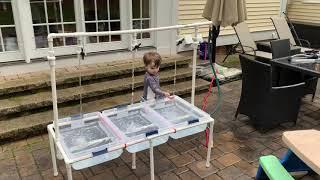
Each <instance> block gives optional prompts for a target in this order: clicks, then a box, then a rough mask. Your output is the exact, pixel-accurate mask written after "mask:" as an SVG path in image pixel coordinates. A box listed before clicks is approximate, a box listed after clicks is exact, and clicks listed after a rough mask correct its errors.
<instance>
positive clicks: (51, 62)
mask: <svg viewBox="0 0 320 180" xmlns="http://www.w3.org/2000/svg"><path fill="white" fill-rule="evenodd" d="M211 24H212V22H211V21H207V22H200V23H193V24H186V25H175V26H166V27H158V28H149V29H131V30H121V31H106V32H75V33H50V34H49V35H48V46H49V51H48V56H47V59H48V61H49V65H50V71H51V91H52V104H53V125H54V129H55V131H54V132H51V131H52V130H49V129H48V130H49V133H51V135H49V138H51V140H49V141H50V149H51V156H52V161H53V170H54V175H57V173H58V172H57V166H56V154H55V150H54V144H56V145H57V147H58V149H59V150H60V152H61V153H62V155H63V158H64V160H65V163H66V168H67V172H68V179H69V180H71V179H72V170H71V164H72V163H73V162H76V161H80V160H84V159H87V158H91V157H89V156H88V157H80V158H79V159H77V160H73V162H72V161H71V162H70V160H69V158H68V157H67V155H66V154H65V152H64V151H63V148H62V147H61V144H60V143H59V136H60V132H59V128H58V103H57V87H56V75H55V65H56V63H55V60H56V58H55V56H54V50H53V39H54V38H59V37H86V36H106V35H121V34H132V35H133V41H132V42H131V47H133V46H134V45H135V44H133V43H134V42H136V39H135V36H134V35H135V34H137V33H143V32H154V31H165V30H174V29H181V28H188V27H194V28H195V37H196V38H197V36H198V28H199V26H203V25H211ZM197 44H198V42H196V43H194V47H193V51H194V52H193V64H192V67H193V68H192V94H191V103H192V104H193V105H194V96H195V75H196V72H195V70H196V58H197V57H196V55H197V52H196V51H197ZM132 45H133V46H132ZM131 50H132V49H131ZM206 123H208V122H206ZM198 125H200V124H199V123H196V126H198ZM191 127H194V126H192V125H190V126H189V127H188V128H191ZM175 131H176V130H175ZM169 133H172V132H171V131H170V132H168V133H167V134H169ZM212 133H213V122H210V137H209V139H211V141H210V140H209V143H210V145H209V148H208V152H207V163H206V166H207V167H209V166H210V162H209V161H210V154H211V146H212ZM53 135H54V137H52V136H53ZM50 136H51V137H50ZM150 137H153V136H150ZM150 137H148V138H147V139H149V138H150ZM52 140H54V142H53V143H52V142H51V141H52ZM144 141H145V140H144ZM150 143H151V141H150ZM51 144H52V145H51ZM150 145H152V143H151V144H150ZM119 148H123V147H122V146H120V147H119ZM116 149H118V148H116ZM151 155H152V160H151ZM133 163H134V164H132V165H135V162H133ZM153 163H154V162H153V147H152V146H151V147H150V170H151V173H152V174H151V179H152V180H153V179H154V164H153ZM133 167H134V166H133Z"/></svg>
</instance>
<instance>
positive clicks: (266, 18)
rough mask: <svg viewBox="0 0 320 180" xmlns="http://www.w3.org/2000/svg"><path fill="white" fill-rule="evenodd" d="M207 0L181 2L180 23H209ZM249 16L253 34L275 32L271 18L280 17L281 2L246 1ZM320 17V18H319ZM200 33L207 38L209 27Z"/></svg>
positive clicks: (227, 29) (225, 32)
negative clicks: (206, 14) (206, 12)
mask: <svg viewBox="0 0 320 180" xmlns="http://www.w3.org/2000/svg"><path fill="white" fill-rule="evenodd" d="M205 3H206V0H179V12H178V23H179V24H188V23H195V22H201V21H207V20H206V19H204V18H203V17H202V11H203V8H204V5H205ZM246 5H247V14H248V20H247V23H248V25H249V28H250V31H251V32H258V31H267V30H273V29H274V28H273V25H272V22H271V20H270V17H271V16H277V15H279V11H280V0H246ZM319 17H320V16H319ZM221 30H222V31H221V33H220V35H229V34H234V31H233V29H232V28H231V27H225V28H221ZM193 32H194V29H183V30H180V31H179V35H185V34H191V33H193ZM199 32H200V33H201V34H202V35H203V36H204V37H206V36H207V35H208V27H201V28H199Z"/></svg>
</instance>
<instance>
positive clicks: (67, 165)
mask: <svg viewBox="0 0 320 180" xmlns="http://www.w3.org/2000/svg"><path fill="white" fill-rule="evenodd" d="M66 169H67V176H68V180H72V169H71V165H70V164H67V163H66Z"/></svg>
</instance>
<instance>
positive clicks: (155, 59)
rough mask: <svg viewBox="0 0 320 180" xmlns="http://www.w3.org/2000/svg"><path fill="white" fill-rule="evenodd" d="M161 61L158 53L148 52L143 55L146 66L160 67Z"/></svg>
mask: <svg viewBox="0 0 320 180" xmlns="http://www.w3.org/2000/svg"><path fill="white" fill-rule="evenodd" d="M161 60H162V59H161V56H160V54H159V53H157V52H147V53H145V54H144V55H143V63H144V65H145V66H148V65H149V64H151V63H154V65H155V67H159V66H160V64H161Z"/></svg>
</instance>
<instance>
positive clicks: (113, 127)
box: [47, 22, 214, 180]
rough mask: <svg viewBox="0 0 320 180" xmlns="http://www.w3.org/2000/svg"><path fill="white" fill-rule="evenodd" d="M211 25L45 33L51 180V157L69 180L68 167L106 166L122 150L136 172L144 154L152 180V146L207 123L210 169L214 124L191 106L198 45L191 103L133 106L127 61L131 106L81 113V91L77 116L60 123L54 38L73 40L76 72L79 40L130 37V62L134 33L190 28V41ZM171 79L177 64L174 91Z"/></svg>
mask: <svg viewBox="0 0 320 180" xmlns="http://www.w3.org/2000/svg"><path fill="white" fill-rule="evenodd" d="M211 24H212V22H201V23H195V24H186V25H176V26H168V27H159V28H149V29H134V30H121V31H107V32H75V33H51V34H49V35H48V45H49V55H48V57H47V58H48V61H49V65H50V71H51V88H52V102H53V123H52V124H49V125H48V127H47V129H48V134H49V142H50V150H51V158H52V163H53V171H54V172H53V173H54V175H55V176H57V175H58V171H57V162H56V157H57V158H58V159H63V160H64V162H65V164H66V169H67V176H68V180H71V179H72V168H73V169H75V170H80V169H84V168H87V167H91V166H94V165H97V164H100V163H103V162H107V161H110V160H112V159H115V158H118V157H119V156H121V154H122V153H123V151H124V150H126V151H128V152H130V153H132V168H133V169H135V168H136V152H139V151H143V150H146V149H149V151H150V177H151V180H154V156H153V147H154V146H158V145H161V144H163V143H166V142H167V141H168V140H169V138H170V137H171V138H173V139H178V138H182V137H186V136H189V135H192V134H196V133H199V132H201V131H204V130H205V129H206V127H207V125H208V124H209V125H210V126H209V127H210V132H209V145H208V149H207V159H206V167H209V166H210V165H211V164H210V155H211V148H212V136H213V123H214V120H213V119H212V118H211V117H210V115H209V114H208V113H206V112H204V111H202V110H200V109H199V108H197V107H196V106H194V97H195V78H196V59H197V47H198V42H195V43H194V45H193V46H194V47H193V51H194V53H193V63H192V65H193V68H192V70H193V71H192V91H191V104H190V103H189V102H187V101H185V100H184V99H182V98H180V97H178V96H173V98H164V99H159V100H155V99H153V100H148V101H145V102H139V103H134V101H133V99H134V98H133V97H134V84H135V80H134V74H135V72H134V70H135V67H134V61H132V95H131V104H130V105H127V106H121V107H117V108H112V109H107V110H104V111H103V112H92V113H86V114H83V113H82V95H81V91H80V113H79V115H75V116H70V117H65V118H60V119H59V118H58V115H59V113H58V102H57V89H56V75H55V56H54V48H53V39H54V38H59V37H76V38H78V45H79V46H78V51H77V55H78V60H79V67H80V65H81V60H83V59H84V56H85V53H84V51H83V49H84V37H88V36H104V35H121V34H129V35H132V43H131V47H132V49H131V52H132V55H133V56H132V59H135V58H136V57H135V54H136V52H137V49H138V47H139V46H140V45H141V43H138V42H137V33H142V32H154V31H164V30H177V29H181V28H187V27H194V28H195V37H197V34H198V28H199V26H201V25H211ZM81 44H82V45H81ZM175 77H176V61H175V76H174V87H175ZM79 85H80V87H81V71H80V74H79ZM174 89H175V88H174Z"/></svg>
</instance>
